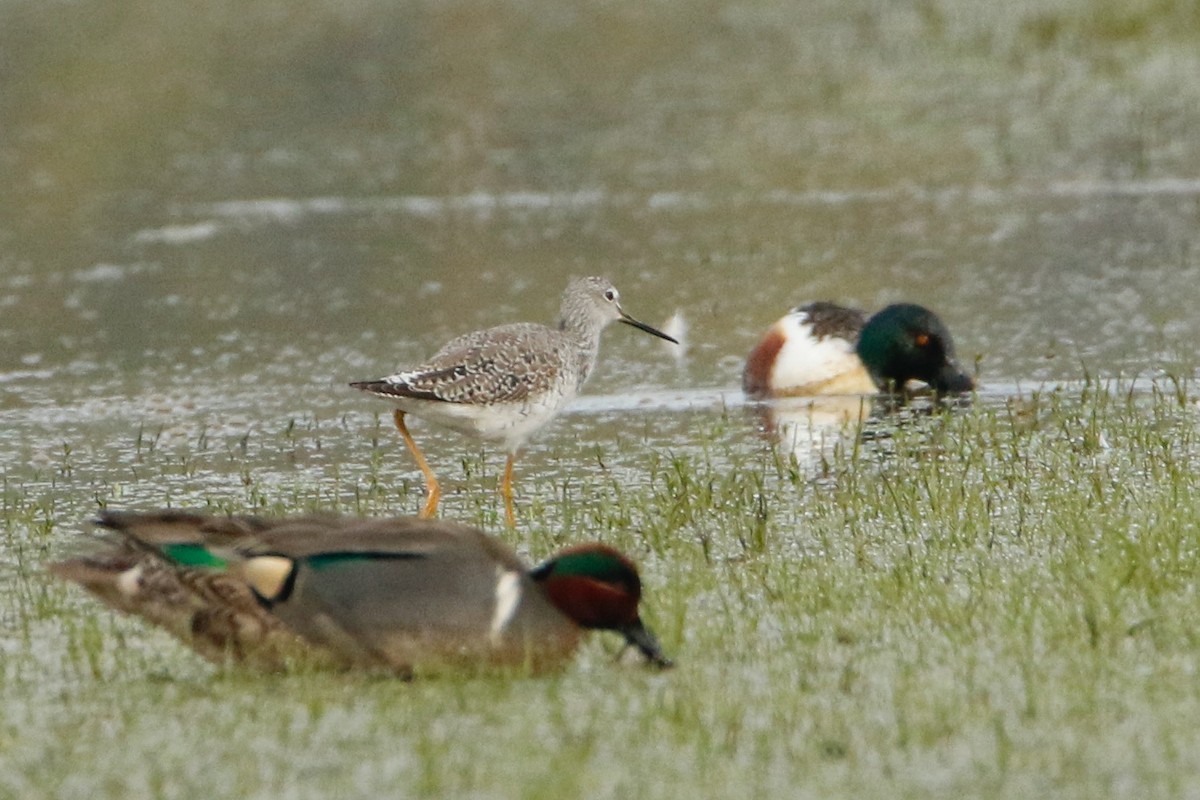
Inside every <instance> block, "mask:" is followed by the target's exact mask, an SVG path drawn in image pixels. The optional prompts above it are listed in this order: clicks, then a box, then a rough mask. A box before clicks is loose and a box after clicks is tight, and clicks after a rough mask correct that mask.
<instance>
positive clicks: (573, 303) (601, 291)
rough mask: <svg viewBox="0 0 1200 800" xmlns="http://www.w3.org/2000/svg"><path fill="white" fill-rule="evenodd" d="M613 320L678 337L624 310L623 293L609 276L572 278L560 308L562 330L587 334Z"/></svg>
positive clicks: (668, 338)
mask: <svg viewBox="0 0 1200 800" xmlns="http://www.w3.org/2000/svg"><path fill="white" fill-rule="evenodd" d="M610 322H624V323H625V324H626V325H632V326H633V327H635V328H638V329H639V330H643V331H645V332H646V333H650V334H653V335H655V336H658V337H660V338H663V339H666V340H667V341H668V342H675V344H679V342H676V341H675V339H673V338H672V337H670V336H668V335H667V334H665V333H663V332H662V331H660V330H658V329H657V328H652V327H650V326H649V325H647V324H646V323H644V322H638V321H637V320H636V319H634V318H633V317H631V316H629V315H628V314H626V313H625V312H624V311H622V310H621V293H620V292H618V291H617V287H615V286H613V285H612V281H610V280H608V279H607V278H599V277H595V276H593V277H589V278H573V279H572V280H571V282H570V283H568V284H567V288H566V291H564V292H563V298H562V308H561V310H560V311H559V320H558V326H559V328H561V329H563V330H574V331H577V332H579V333H582V334H585V335H589V334H590V335H598V334H599V332H600V331H602V330H604V329H605V328H606V327H608V324H609V323H610Z"/></svg>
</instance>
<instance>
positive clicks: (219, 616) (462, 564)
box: [50, 511, 671, 677]
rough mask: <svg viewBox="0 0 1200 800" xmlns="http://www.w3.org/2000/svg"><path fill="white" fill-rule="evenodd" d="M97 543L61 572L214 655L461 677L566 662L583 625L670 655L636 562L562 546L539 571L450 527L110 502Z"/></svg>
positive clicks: (480, 537)
mask: <svg viewBox="0 0 1200 800" xmlns="http://www.w3.org/2000/svg"><path fill="white" fill-rule="evenodd" d="M97 524H98V525H100V526H101V527H103V528H107V529H109V530H110V531H113V532H115V534H116V536H115V537H110V538H106V539H105V540H104V541H105V546H104V547H102V548H100V549H99V550H98V551H97V552H95V553H93V554H90V555H87V556H83V557H79V558H72V559H69V560H66V561H62V562H59V563H56V564H52V565H51V566H50V571H51V572H53V573H55V574H56V575H58V576H60V577H62V578H65V579H66V580H69V581H73V582H75V583H78V584H80V585H81V586H83V587H84V588H85V589H87V590H88V591H89V592H91V593H92V594H94V595H96V596H97V597H98V598H99V599H100V600H102V601H103V602H105V603H106V604H107V605H109V606H111V607H113V608H115V609H117V610H118V611H122V612H125V613H127V614H133V615H136V616H140V617H142V618H143V619H145V620H147V621H149V622H151V623H154V624H156V625H159V626H161V627H163V628H165V629H167V630H168V631H170V632H171V633H172V634H174V635H175V636H176V637H178V638H179V639H180V640H182V641H183V642H184V643H185V644H187V645H188V646H190V647H191V648H192V649H194V650H196V651H197V652H198V653H199V654H200V655H202V656H204V657H205V658H208V659H209V660H212V661H214V662H218V663H230V662H232V663H242V664H246V665H249V666H251V667H256V668H259V669H268V670H278V669H284V668H287V667H289V666H293V665H305V666H312V665H315V666H320V667H342V668H346V667H357V668H375V669H384V670H388V671H392V672H396V673H398V674H401V675H404V676H408V677H411V676H413V675H417V674H424V673H429V672H437V671H443V670H446V669H452V670H464V669H465V670H468V671H470V670H479V669H486V668H498V667H499V668H504V667H508V668H515V669H518V670H529V671H540V670H544V669H550V668H554V667H560V666H562V665H563V664H565V663H566V662H567V661H568V660H569V659H570V657H571V654H572V652H573V651H574V649H575V647H576V645H577V643H578V642H579V640H580V638H581V636H582V634H583V633H584V632H585V630H587V629H597V630H611V631H616V632H618V633H620V634H621V635H622V636H624V637H625V640H626V642H628V643H629V644H631V645H633V646H635V647H636V648H637V649H638V650H640V651H641V652H642V654H643V655H644V656H645V657H646V659H647V660H648V661H649V662H651V663H653V664H655V665H657V666H660V667H666V666H670V665H671V662H670V660H668V659H667V657H666V656H664V655H663V653H662V650H661V649H660V648H659V645H658V642H657V640H656V639H655V637H654V635H653V634H652V633H651V632H650V630H649V629H647V628H646V626H645V625H643V624H642V620H641V618H640V616H639V615H638V604H639V601H640V599H641V588H642V587H641V580H640V579H639V577H638V572H637V568H636V567H635V566H634V564H633V562H631V561H630V560H629V559H628V558H626V557H625V556H623V555H621V553H619V552H617V551H616V550H614V549H613V548H611V547H609V546H607V545H603V544H598V543H592V544H583V545H578V546H575V547H571V548H567V549H566V550H563V551H561V552H559V553H558V554H556V555H555V556H553V557H551V558H550V559H549V560H548V561H546V562H544V563H543V564H541V565H540V566H538V567H536V568H534V569H532V570H529V569H527V568H526V567H525V566H524V565H523V564H522V563H521V562H520V560H519V559H518V558H517V557H516V555H515V554H514V553H513V552H512V550H510V549H509V548H508V547H507V546H506V545H504V544H503V543H502V542H500V541H499V540H498V539H495V538H492V537H490V536H487V535H486V534H484V533H483V532H482V531H480V530H478V529H476V528H472V527H469V526H467V525H460V524H457V523H453V522H443V521H433V520H422V519H417V518H396V519H375V520H371V519H358V518H351V517H339V516H332V515H330V516H320V515H314V516H300V517H280V518H266V517H255V516H211V515H206V514H200V513H191V512H186V511H157V512H149V513H131V512H117V511H105V512H103V513H102V514H101V515H100V518H99V519H98V520H97Z"/></svg>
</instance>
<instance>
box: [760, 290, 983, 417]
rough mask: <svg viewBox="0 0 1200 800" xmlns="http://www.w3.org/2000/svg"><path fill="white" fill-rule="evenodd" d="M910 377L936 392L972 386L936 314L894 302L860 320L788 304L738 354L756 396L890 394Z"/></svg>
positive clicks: (837, 309) (841, 310)
mask: <svg viewBox="0 0 1200 800" xmlns="http://www.w3.org/2000/svg"><path fill="white" fill-rule="evenodd" d="M910 380H917V381H922V382H924V383H926V384H928V385H929V386H930V388H932V389H933V390H934V392H936V393H937V394H938V395H947V394H959V393H962V392H969V391H971V390H972V389H974V388H975V382H974V381H973V380H972V379H971V376H969V375H967V374H966V372H964V371H963V368H962V366H961V365H960V364H959V363H958V358H957V356H956V355H955V353H954V341H953V340H952V339H951V338H950V331H949V330H947V328H946V326H945V325H944V324H943V323H942V321H941V320H940V319H938V317H937V315H936V314H934V313H933V312H932V311H930V310H929V309H927V308H924V307H923V306H919V305H915V304H913V303H897V304H895V305H890V306H888V307H886V308H884V309H883V310H881V311H879V312H878V313H877V314H875V315H874V316H872V317H870V318H869V319H868V318H867V315H866V314H865V313H863V312H862V311H859V310H857V309H852V308H845V307H843V306H839V305H835V304H834V303H810V304H808V305H805V306H800V307H798V308H794V309H792V310H791V311H789V312H788V313H787V314H786V315H784V316H783V317H782V318H780V319H779V320H777V321H776V322H775V324H774V325H772V326H771V327H770V328H769V329H767V331H766V333H765V334H763V337H762V338H761V339H760V340H759V342H758V344H757V345H755V347H754V349H753V350H752V351H751V352H750V356H749V357H748V358H747V359H746V366H745V369H744V370H743V372H742V389H743V390H744V391H745V392H746V394H747V395H748V396H749V397H751V398H752V399H756V400H761V399H767V398H772V397H796V396H807V395H831V394H867V393H874V392H876V391H881V392H887V393H892V394H898V393H901V392H903V391H904V387H905V384H907V383H908V382H909V381H910Z"/></svg>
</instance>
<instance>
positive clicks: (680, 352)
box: [660, 310, 688, 361]
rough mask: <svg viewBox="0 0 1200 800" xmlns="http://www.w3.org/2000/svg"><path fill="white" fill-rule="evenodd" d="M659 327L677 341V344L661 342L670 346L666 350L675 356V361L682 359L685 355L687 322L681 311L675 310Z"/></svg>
mask: <svg viewBox="0 0 1200 800" xmlns="http://www.w3.org/2000/svg"><path fill="white" fill-rule="evenodd" d="M660 329H661V330H662V332H663V333H665V334H667V335H668V336H670V337H672V338H674V339H675V340H676V341H678V342H679V344H677V345H675V344H671V343H670V342H663V344H667V345H670V347H668V348H667V351H668V352H669V353H670V354H671V355H673V356H675V360H676V361H682V360H683V359H684V356H686V355H687V348H688V342H687V333H688V323H687V320H686V319H685V318H684V316H683V312H682V311H679V310H676V311H675V313H674V314H672V315H671V316H670V317H668V318H667V321H666V322H664V323H663V324H662V326H661V327H660Z"/></svg>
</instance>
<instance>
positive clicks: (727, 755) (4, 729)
mask: <svg viewBox="0 0 1200 800" xmlns="http://www.w3.org/2000/svg"><path fill="white" fill-rule="evenodd" d="M1197 413H1198V412H1197V408H1196V405H1195V403H1194V402H1193V401H1192V399H1191V398H1190V396H1189V392H1188V387H1187V386H1175V385H1164V386H1162V387H1155V388H1153V389H1152V390H1150V391H1138V392H1134V391H1131V390H1130V389H1129V388H1128V387H1122V386H1117V385H1104V386H1102V385H1097V384H1094V383H1093V384H1089V385H1087V386H1085V387H1083V388H1082V389H1064V390H1058V391H1045V392H1036V393H1031V394H1026V395H1025V396H1023V397H1021V398H1013V399H1009V400H1006V401H998V402H983V403H980V404H977V405H976V407H974V408H970V409H959V410H955V411H954V412H953V413H942V414H933V415H928V416H921V415H918V416H915V417H914V418H913V419H911V420H908V421H907V422H906V423H905V424H882V423H875V424H872V425H871V426H870V427H869V429H867V430H864V431H862V432H860V433H861V434H862V435H860V436H858V437H857V438H855V437H848V438H846V439H845V440H843V441H842V442H841V443H840V444H839V445H838V446H836V447H833V448H831V449H829V450H827V451H826V452H824V453H823V454H822V458H821V459H820V460H819V461H818V462H817V464H818V468H817V469H815V470H814V469H813V466H812V464H813V462H812V461H811V460H809V459H807V458H801V457H798V456H797V455H794V454H792V453H789V452H780V451H779V450H778V449H776V448H772V447H770V446H768V445H767V444H765V443H764V442H763V441H762V440H760V439H759V438H757V437H756V436H755V435H754V432H753V429H752V426H750V425H748V424H746V423H745V421H744V420H743V419H741V418H740V417H738V416H736V415H734V414H729V413H723V414H713V415H707V414H699V413H697V414H696V415H695V416H696V419H695V420H694V422H693V423H690V427H691V428H692V430H694V431H697V433H696V435H695V437H694V439H693V442H692V443H690V444H687V445H684V446H679V445H678V444H676V445H673V446H672V447H673V448H674V449H671V450H666V449H661V450H656V449H655V447H656V443H655V442H654V441H653V440H652V439H651V440H649V441H648V442H647V443H646V444H648V445H649V446H648V447H643V446H641V445H640V444H639V446H638V447H637V448H630V447H625V446H619V447H617V448H615V449H606V450H605V451H602V452H599V451H598V452H595V453H593V454H592V455H593V456H594V460H595V464H591V463H586V459H581V460H580V463H579V464H578V465H576V468H575V469H574V471H571V472H564V473H556V474H553V475H552V476H551V477H539V472H538V471H537V469H536V467H535V466H530V467H528V468H527V469H526V475H525V478H524V481H523V482H522V484H521V486H520V490H521V491H522V493H523V496H522V500H523V508H522V511H523V514H522V524H521V528H520V529H519V530H518V531H517V532H516V533H510V534H503V535H506V536H507V538H509V540H510V541H512V542H513V543H514V544H515V545H517V546H518V547H519V548H520V549H522V550H524V551H526V552H528V553H529V554H530V556H531V557H532V558H537V557H541V556H543V555H545V554H546V553H548V552H549V551H550V550H552V549H554V548H555V547H557V546H559V545H560V544H562V543H564V542H568V541H579V540H582V539H592V538H599V539H603V540H605V541H609V542H611V543H613V544H615V545H617V546H618V547H621V548H623V549H625V550H627V551H629V552H630V553H631V554H633V555H634V556H635V557H636V558H637V559H638V560H639V561H640V562H641V564H642V566H643V573H644V579H645V583H646V595H647V610H646V615H647V617H648V620H649V621H650V622H651V624H652V626H653V627H654V628H655V629H656V630H657V631H658V633H659V634H660V637H661V639H662V641H663V645H664V648H665V649H666V650H667V651H668V652H669V653H670V654H671V655H672V656H673V657H674V658H675V659H676V661H677V664H678V666H677V668H676V669H674V670H671V671H668V672H663V673H660V672H656V671H653V670H648V669H642V668H639V667H637V666H633V665H630V664H625V663H622V664H620V665H616V664H613V663H612V661H613V658H614V655H615V653H616V642H615V641H610V640H606V639H602V638H596V639H595V640H594V641H592V642H590V643H589V644H588V646H587V647H585V648H584V649H583V651H582V652H581V653H580V656H579V658H578V660H577V662H576V664H574V665H573V666H572V667H571V668H569V669H568V670H567V671H565V672H564V673H562V674H560V675H554V676H549V677H545V678H538V679H520V680H497V679H488V678H473V679H453V678H442V679H436V680H429V681H423V682H417V683H403V682H399V681H394V680H384V679H379V678H373V677H368V676H356V675H328V674H319V673H318V674H301V675H290V676H262V675H255V674H247V673H244V672H238V671H225V672H221V671H217V672H213V671H212V670H210V669H209V668H208V667H207V666H205V665H204V664H203V663H201V662H200V661H199V659H198V658H196V657H194V656H193V655H191V654H190V653H188V652H187V651H186V650H184V649H183V648H182V647H180V646H178V645H177V644H175V643H174V642H173V641H172V640H170V639H169V638H168V637H166V636H165V635H164V634H161V633H160V632H157V631H153V630H151V629H148V628H146V627H145V626H143V625H141V624H140V623H137V622H135V621H132V620H126V619H118V618H116V617H114V616H113V615H111V614H109V613H108V612H106V611H104V610H103V609H101V608H100V607H99V606H98V605H96V604H94V603H91V602H90V601H88V600H87V599H85V598H83V597H82V596H81V595H80V594H79V593H77V592H76V591H74V590H73V589H70V588H68V587H65V586H60V585H58V584H56V583H53V582H51V581H50V579H49V578H48V577H47V576H46V575H45V573H44V572H43V571H42V564H43V563H44V561H45V559H46V558H48V557H49V552H48V551H49V550H54V551H59V550H61V549H63V548H64V547H65V546H66V545H65V542H64V539H63V534H62V533H61V532H60V531H57V530H55V529H53V527H52V526H51V527H50V528H47V525H46V513H47V512H46V509H47V507H49V508H51V509H54V510H55V513H56V514H61V513H62V512H61V509H71V508H76V507H78V506H79V505H80V501H81V500H80V496H79V495H82V497H83V498H84V499H87V498H90V497H91V496H92V495H95V494H98V493H99V492H97V488H96V487H97V486H100V487H103V486H104V485H106V484H105V483H104V481H98V482H96V483H95V484H94V485H91V484H89V485H87V486H84V487H83V488H79V487H74V486H72V485H71V484H70V482H69V481H63V480H58V479H56V481H57V482H56V483H55V484H54V486H53V487H52V488H47V486H46V484H45V483H44V482H40V481H35V480H32V479H31V480H29V481H28V482H25V483H22V482H20V481H19V480H17V479H14V478H12V477H11V476H10V479H9V482H8V484H7V485H6V486H5V499H4V514H5V521H4V531H5V536H6V539H7V541H6V547H5V548H4V550H5V553H6V555H5V559H6V562H5V565H4V571H5V579H4V581H3V582H2V584H0V586H2V587H3V588H2V589H0V591H3V593H4V608H5V611H4V614H3V617H2V618H0V627H2V630H3V638H2V639H0V646H2V647H3V649H4V659H3V667H2V668H0V670H2V671H0V796H12V797H17V796H20V797H38V796H46V797H63V796H68V795H86V796H92V797H117V796H121V797H126V796H155V797H193V796H206V797H213V796H239V797H267V796H281V795H286V796H289V797H325V796H331V795H336V796H365V795H382V796H396V797H440V796H454V797H527V798H537V797H559V796H564V795H568V796H583V797H620V798H630V797H679V796H700V797H726V796H767V795H776V796H787V797H851V796H853V797H928V796H931V795H932V796H963V795H970V796H980V797H1016V796H1022V797H1024V796H1036V795H1046V794H1055V795H1061V796H1079V797H1097V796H1151V795H1156V796H1162V795H1186V794H1194V793H1196V792H1198V791H1200V729H1198V728H1197V727H1196V726H1195V724H1194V719H1195V718H1196V714H1197V713H1198V712H1200V681H1198V680H1197V669H1198V667H1200V635H1198V634H1197V632H1196V626H1195V624H1194V619H1195V614H1194V609H1195V608H1196V605H1197V590H1196V583H1197V572H1198V567H1197V551H1198V550H1200V543H1198V540H1197V532H1196V523H1195V520H1196V519H1197V518H1200V513H1198V512H1200V508H1198V506H1200V501H1198V500H1197V499H1196V498H1198V497H1200V493H1198V492H1197V491H1196V490H1197V486H1196V484H1197V481H1198V480H1200V478H1198V476H1200V470H1198V469H1197V467H1198V466H1200V464H1198V463H1197V460H1198V458H1200V451H1198V448H1197V434H1196V422H1197ZM330 424H332V425H337V424H340V423H337V422H333V423H330ZM334 438H335V437H333V436H331V435H330V432H329V431H328V430H325V429H323V427H322V424H321V423H316V422H314V423H312V424H307V425H299V426H287V429H286V430H284V431H283V432H282V433H277V434H270V435H267V436H266V437H264V438H263V440H262V441H261V442H255V441H250V442H247V441H245V440H243V441H241V442H240V443H239V444H237V445H236V446H234V447H231V448H229V449H228V450H223V449H221V448H220V447H214V446H213V445H212V444H211V442H210V443H209V444H208V445H207V447H209V448H210V449H209V451H207V452H208V455H205V454H204V453H200V452H190V453H188V454H186V455H185V460H189V461H190V463H191V464H192V465H193V466H192V468H191V469H192V471H191V472H190V473H186V474H184V475H181V480H183V482H184V483H185V484H187V482H188V481H191V480H193V479H194V478H195V477H196V476H200V477H203V476H204V475H205V474H207V473H208V472H213V473H215V474H216V477H224V478H225V479H226V480H228V479H230V478H237V479H239V480H242V485H243V486H244V487H245V490H246V494H245V495H244V500H245V502H244V504H242V505H241V506H240V507H241V508H243V509H245V508H253V509H258V510H266V511H285V510H291V511H296V510H300V508H305V507H326V508H337V509H339V510H343V511H349V512H362V513H397V512H398V511H399V510H400V509H401V508H402V507H403V508H409V507H412V506H413V505H414V504H415V500H416V499H417V498H416V495H417V494H418V493H419V488H417V487H415V486H414V487H411V488H410V491H409V492H408V493H407V495H406V494H404V493H401V494H399V495H398V494H397V493H396V492H395V490H394V487H395V485H396V483H395V480H394V479H393V477H392V476H391V475H390V474H388V473H387V470H388V469H390V468H393V467H394V466H395V465H394V462H395V461H396V459H395V458H390V457H389V458H386V459H385V458H379V457H376V458H373V459H371V460H368V461H367V462H366V463H364V464H362V465H361V466H359V467H354V466H348V465H346V464H343V463H340V462H339V460H338V459H337V458H332V459H331V460H330V461H329V462H326V463H318V462H319V461H320V460H319V458H317V457H316V456H315V455H314V453H315V450H316V446H315V445H314V442H315V441H321V440H324V441H326V445H325V446H324V449H327V450H328V449H333V448H334V445H333V444H331V442H332V440H333V439H334ZM380 446H381V447H387V446H390V445H389V443H386V442H382V441H381V444H380ZM627 450H636V453H626V451H627ZM390 452H392V451H390V450H389V453H390ZM214 453H215V455H214ZM302 453H307V455H297V454H302ZM801 455H803V454H801ZM155 457H156V456H154V455H153V454H152V453H148V454H146V455H145V456H144V459H145V460H144V461H143V469H144V470H146V471H147V472H152V471H154V470H155V469H158V468H161V467H162V466H163V464H162V463H160V462H155V461H154V458H155ZM159 457H161V458H162V459H166V460H168V461H170V462H171V463H178V459H179V454H178V453H171V454H166V453H163V454H161V456H159ZM76 458H77V462H76V466H75V470H76V475H79V474H80V472H81V471H86V470H88V469H90V467H89V465H88V464H87V463H86V459H84V460H83V461H79V460H78V454H76ZM626 458H628V468H627V467H626V463H625V459H626ZM289 459H291V460H292V461H293V463H295V464H300V465H302V466H301V467H297V469H296V471H295V472H293V473H291V474H292V476H293V477H292V483H290V484H288V483H287V482H286V480H285V479H284V478H283V477H281V476H282V475H285V474H288V473H286V472H282V471H281V472H278V473H276V472H267V471H265V470H263V469H262V467H261V464H262V463H264V462H267V463H269V462H273V461H275V460H281V461H285V462H286V461H288V460H289ZM314 465H315V466H314ZM483 467H484V465H483V464H482V463H480V462H478V461H476V460H474V459H468V460H466V461H465V462H463V464H462V473H463V477H462V478H461V483H462V484H463V485H464V486H466V490H465V491H463V492H462V493H461V495H460V496H459V497H458V498H457V501H458V502H457V504H455V502H456V498H451V499H450V502H451V507H450V513H451V514H452V515H453V516H455V517H457V518H467V519H473V520H474V521H476V522H480V523H483V524H486V525H487V527H489V529H492V530H499V528H498V526H497V525H496V524H495V520H496V515H497V510H498V509H497V501H496V500H495V498H494V496H493V495H492V493H491V489H492V487H493V486H494V476H490V475H488V474H487V470H486V469H484V468H483ZM45 469H46V474H49V473H50V472H55V473H56V474H59V475H60V477H61V470H60V469H57V468H56V467H54V466H53V465H51V466H48V467H46V468H45ZM185 472H186V471H185ZM335 479H336V480H335ZM329 483H333V484H334V485H335V486H336V487H337V489H336V490H329V489H322V488H319V487H321V486H323V485H328V484H329ZM188 485H191V484H188ZM206 485H207V484H206V483H205V482H204V481H199V482H198V483H197V484H196V485H195V486H193V488H191V489H187V490H180V491H179V493H180V494H182V495H184V496H185V499H186V498H187V497H188V496H189V495H188V494H187V493H188V492H189V491H190V492H191V493H192V494H191V495H190V497H191V498H192V499H193V500H194V499H197V498H200V497H204V496H205V488H204V487H205V486H206ZM389 486H390V487H393V488H390V489H389V488H387V487H389ZM127 494H128V493H127V492H126V493H124V494H123V495H122V497H127ZM481 497H482V498H486V499H477V498H481ZM101 499H103V498H101ZM92 502H95V500H94V499H93V500H92ZM114 502H116V501H114ZM47 504H49V505H48V506H47ZM191 504H193V505H194V504H196V503H195V502H193V503H191ZM218 505H220V504H218ZM230 505H233V506H237V505H238V504H237V503H230ZM59 524H60V526H61V527H62V528H68V527H69V528H72V529H73V528H74V527H75V523H74V520H72V521H71V522H70V524H69V525H68V523H67V521H65V520H61V519H60V520H59Z"/></svg>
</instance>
